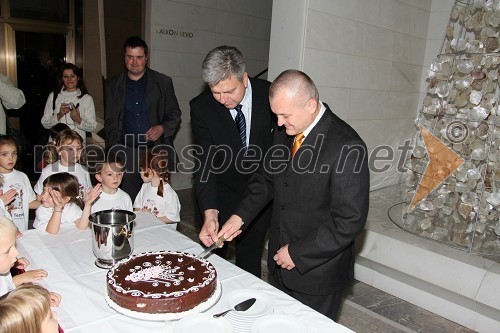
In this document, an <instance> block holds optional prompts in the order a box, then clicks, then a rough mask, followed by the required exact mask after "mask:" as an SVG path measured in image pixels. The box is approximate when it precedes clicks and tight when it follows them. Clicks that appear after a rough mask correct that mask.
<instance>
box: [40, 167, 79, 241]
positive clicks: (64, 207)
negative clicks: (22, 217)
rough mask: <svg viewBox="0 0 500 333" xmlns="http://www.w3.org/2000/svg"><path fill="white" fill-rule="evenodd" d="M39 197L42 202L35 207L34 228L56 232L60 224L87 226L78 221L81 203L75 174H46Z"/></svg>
mask: <svg viewBox="0 0 500 333" xmlns="http://www.w3.org/2000/svg"><path fill="white" fill-rule="evenodd" d="M41 197H42V204H41V205H40V206H39V207H38V208H37V210H36V216H35V222H33V227H35V229H38V230H42V231H46V232H48V233H50V234H57V233H58V232H59V230H60V228H61V225H72V224H74V225H76V227H77V228H78V229H85V228H87V226H86V225H82V224H81V223H80V220H81V217H82V207H83V204H82V198H81V196H80V191H79V184H78V179H76V177H75V176H73V175H71V174H69V173H67V172H60V173H56V174H53V175H51V176H48V177H47V178H46V179H45V180H44V181H43V191H42V195H41Z"/></svg>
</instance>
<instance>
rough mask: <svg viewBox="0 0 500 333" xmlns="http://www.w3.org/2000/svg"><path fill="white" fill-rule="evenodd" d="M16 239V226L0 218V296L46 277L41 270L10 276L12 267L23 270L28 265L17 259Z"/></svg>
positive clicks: (26, 261) (23, 259)
mask: <svg viewBox="0 0 500 333" xmlns="http://www.w3.org/2000/svg"><path fill="white" fill-rule="evenodd" d="M16 238H17V227H16V225H15V224H14V223H12V221H11V220H9V219H7V218H5V217H3V216H2V217H0V296H2V295H5V294H6V293H8V292H9V291H11V290H13V289H15V288H16V287H18V286H20V285H22V284H25V283H31V282H33V281H37V280H41V279H43V278H45V277H46V276H47V272H46V271H44V270H43V269H35V270H31V271H26V272H24V273H21V274H18V275H16V276H14V277H12V275H11V274H10V269H11V268H12V267H14V266H16V268H19V269H23V270H24V269H26V267H27V266H28V265H29V261H28V260H27V259H25V258H18V257H17V256H18V255H19V252H18V251H17V248H16Z"/></svg>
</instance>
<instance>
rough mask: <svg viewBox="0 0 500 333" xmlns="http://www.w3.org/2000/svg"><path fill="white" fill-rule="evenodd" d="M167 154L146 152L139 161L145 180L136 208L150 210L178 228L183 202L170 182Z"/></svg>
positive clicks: (136, 201)
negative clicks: (181, 202)
mask: <svg viewBox="0 0 500 333" xmlns="http://www.w3.org/2000/svg"><path fill="white" fill-rule="evenodd" d="M167 163H168V162H167V155H166V154H165V153H163V152H158V153H155V152H154V149H153V151H147V152H145V153H144V154H143V155H142V156H141V159H140V161H139V168H140V173H141V178H142V180H143V181H144V184H142V187H141V190H140V191H139V193H138V194H137V197H136V198H135V201H134V210H136V211H137V210H142V211H146V212H150V213H151V214H153V215H154V216H156V217H157V218H158V219H160V220H162V221H163V222H165V223H167V224H168V225H170V226H172V227H173V228H174V229H177V222H179V221H180V219H181V216H180V211H181V204H180V202H179V197H178V196H177V193H175V191H174V190H173V189H172V187H170V184H169V183H168V176H169V172H168V168H167Z"/></svg>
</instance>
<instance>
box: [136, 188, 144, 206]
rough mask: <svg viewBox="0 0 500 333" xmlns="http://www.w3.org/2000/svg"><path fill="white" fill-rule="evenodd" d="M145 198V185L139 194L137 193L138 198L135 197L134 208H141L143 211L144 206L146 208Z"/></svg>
mask: <svg viewBox="0 0 500 333" xmlns="http://www.w3.org/2000/svg"><path fill="white" fill-rule="evenodd" d="M143 196H144V185H142V187H141V189H140V191H139V193H137V196H136V197H135V200H134V208H139V209H141V208H142V207H143V206H144V202H143V201H144V199H143Z"/></svg>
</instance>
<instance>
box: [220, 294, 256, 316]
mask: <svg viewBox="0 0 500 333" xmlns="http://www.w3.org/2000/svg"><path fill="white" fill-rule="evenodd" d="M255 301H256V299H255V298H249V299H247V300H245V301H243V302H241V303H238V304H236V305H235V306H234V309H229V310H226V311H224V312H220V313H217V314H214V318H219V317H224V316H225V315H226V313H228V312H229V311H246V310H248V309H250V307H251V306H252V305H253V303H255Z"/></svg>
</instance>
